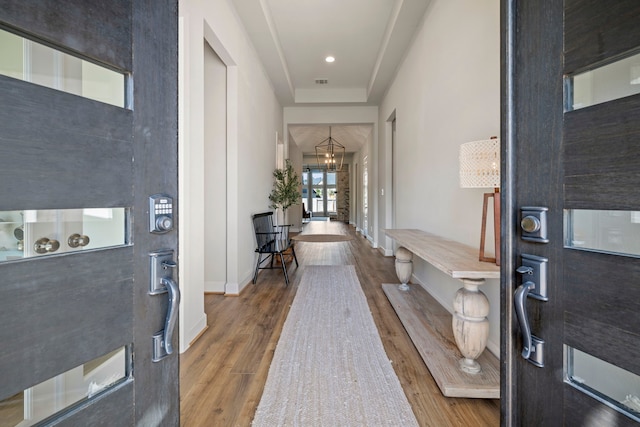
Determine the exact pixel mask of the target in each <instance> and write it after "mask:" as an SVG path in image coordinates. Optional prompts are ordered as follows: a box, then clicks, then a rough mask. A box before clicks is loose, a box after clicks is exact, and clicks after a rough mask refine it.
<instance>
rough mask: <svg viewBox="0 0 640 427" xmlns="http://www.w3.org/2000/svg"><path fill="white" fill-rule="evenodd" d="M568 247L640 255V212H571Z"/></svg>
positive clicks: (567, 226) (568, 213) (567, 219)
mask: <svg viewBox="0 0 640 427" xmlns="http://www.w3.org/2000/svg"><path fill="white" fill-rule="evenodd" d="M564 217H565V221H564V222H565V225H564V238H565V246H566V247H568V248H575V249H585V250H592V251H598V252H606V253H615V254H621V255H629V256H640V212H637V211H603V210H585V209H567V210H565V212H564Z"/></svg>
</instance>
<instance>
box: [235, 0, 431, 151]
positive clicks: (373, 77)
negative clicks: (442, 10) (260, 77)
mask: <svg viewBox="0 0 640 427" xmlns="http://www.w3.org/2000/svg"><path fill="white" fill-rule="evenodd" d="M232 2H233V3H234V5H235V8H236V10H237V11H238V15H239V17H240V19H241V21H242V22H243V25H244V26H245V29H246V30H247V33H248V34H249V37H250V38H251V41H252V43H253V45H254V46H255V48H256V52H257V54H258V56H259V57H260V60H261V61H262V63H263V64H264V67H265V70H266V72H267V74H268V76H269V78H270V80H271V82H272V84H273V87H274V90H275V93H276V96H277V98H278V100H279V101H280V103H281V104H282V106H283V107H290V106H307V105H315V106H319V105H323V106H371V105H379V103H380V101H381V99H382V97H383V95H384V93H385V91H386V89H387V87H388V85H389V83H390V81H391V80H392V79H393V77H394V75H395V72H396V68H397V66H398V65H399V64H400V62H401V61H402V58H403V57H404V54H405V51H406V49H407V48H408V46H409V45H410V43H411V41H412V39H413V35H414V33H415V31H416V29H417V28H418V26H419V24H420V22H421V20H422V17H423V16H424V13H425V10H426V9H427V6H428V5H429V2H430V0H322V1H317V0H232ZM327 56H333V57H335V62H333V63H327V62H325V58H326V57H327ZM319 80H322V81H326V82H323V83H322V84H320V83H318V82H317V81H319ZM342 127H343V126H342V125H341V126H339V127H334V128H333V132H332V133H333V134H335V137H336V139H338V140H339V138H338V136H337V135H338V134H339V133H341V132H342V130H341V128H342ZM369 127H370V126H369ZM346 128H347V129H344V138H343V139H344V140H345V142H342V141H341V142H342V143H343V144H344V145H348V147H349V148H348V151H357V148H359V147H356V149H353V148H352V145H353V144H355V141H354V143H353V144H352V142H351V139H350V138H351V137H350V136H349V135H351V134H353V135H354V136H356V137H357V136H358V135H361V134H362V133H363V132H366V130H363V129H360V128H358V127H351V126H348V127H346ZM336 132H338V134H336ZM303 134H304V135H307V137H306V138H305V139H304V140H301V141H302V142H299V140H298V138H295V136H296V135H298V136H299V137H300V138H301V135H303ZM328 134H329V132H328V127H325V130H324V132H323V131H322V130H320V129H317V127H314V128H311V129H306V130H305V129H296V130H295V131H294V132H292V135H294V138H295V142H296V143H297V144H298V145H299V146H301V148H302V151H303V152H310V151H309V147H310V145H309V144H311V142H309V140H308V139H307V138H310V139H313V140H314V141H315V143H316V144H317V143H319V142H320V141H321V140H322V139H324V138H326V137H327V136H328ZM322 135H324V136H322ZM310 148H311V151H313V147H310Z"/></svg>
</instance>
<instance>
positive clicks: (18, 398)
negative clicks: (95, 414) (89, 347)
mask: <svg viewBox="0 0 640 427" xmlns="http://www.w3.org/2000/svg"><path fill="white" fill-rule="evenodd" d="M128 365H129V363H128V362H127V349H126V347H122V348H119V349H117V350H115V351H112V352H111V353H109V354H105V355H104V356H101V357H99V358H97V359H94V360H92V361H90V362H87V363H85V364H84V365H80V366H78V367H76V368H73V369H71V370H69V371H67V372H64V373H62V374H60V375H58V376H56V377H54V378H51V379H49V380H47V381H44V382H42V383H40V384H38V385H35V386H33V387H30V388H28V389H26V390H24V391H23V392H20V393H18V394H16V395H14V396H11V397H9V398H8V399H5V400H2V401H0V427H28V426H32V425H34V424H37V423H38V422H40V421H42V420H44V419H45V418H47V417H50V416H51V415H54V414H56V413H57V412H60V411H62V410H64V409H67V408H69V407H70V406H72V405H75V404H77V403H79V402H82V401H84V400H86V399H91V398H92V397H94V396H95V395H97V394H98V393H100V392H102V391H104V390H106V389H107V388H109V387H113V386H115V385H117V384H119V383H120V382H122V381H123V380H124V379H126V378H127V376H128V372H129V369H128Z"/></svg>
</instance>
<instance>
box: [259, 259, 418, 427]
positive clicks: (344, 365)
mask: <svg viewBox="0 0 640 427" xmlns="http://www.w3.org/2000/svg"><path fill="white" fill-rule="evenodd" d="M304 268H305V271H304V273H303V275H302V278H301V279H300V285H299V287H298V291H297V294H296V296H295V299H294V301H293V304H292V305H291V309H290V311H289V314H288V316H287V319H286V320H285V324H284V326H283V329H282V334H281V336H280V340H279V341H278V345H277V347H276V350H275V354H274V357H273V361H272V362H271V367H270V368H269V375H268V377H267V383H266V385H265V388H264V392H263V394H262V399H261V401H260V404H259V405H258V409H257V410H256V415H255V418H254V421H253V426H256V427H259V426H269V427H273V426H305V427H306V426H403V427H404V426H417V425H418V422H417V421H416V418H415V416H414V414H413V412H412V410H411V406H410V405H409V402H408V401H407V398H406V396H405V394H404V392H403V390H402V387H401V385H400V381H399V380H398V377H397V376H396V374H395V372H394V371H393V368H392V366H391V362H390V361H389V359H388V358H387V355H386V354H385V351H384V347H383V346H382V341H381V339H380V335H379V334H378V330H377V329H376V326H375V323H374V321H373V317H372V316H371V313H370V311H369V306H368V305H367V300H366V297H365V295H364V292H363V291H362V288H361V287H360V283H359V282H358V277H357V275H356V271H355V268H354V267H353V266H337V265H336V266H305V267H304Z"/></svg>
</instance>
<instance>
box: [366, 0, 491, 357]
mask: <svg viewBox="0 0 640 427" xmlns="http://www.w3.org/2000/svg"><path fill="white" fill-rule="evenodd" d="M499 13H500V2H499V0H432V2H431V5H430V6H429V9H428V10H427V12H426V14H425V17H424V20H423V23H422V27H421V29H420V30H419V32H418V33H417V35H416V37H415V40H414V43H413V45H412V47H411V49H410V50H409V52H408V53H407V55H406V57H405V59H404V61H403V63H402V65H401V66H400V68H399V70H398V73H397V75H396V77H395V80H394V82H393V84H392V85H391V86H390V88H389V90H388V91H387V93H386V95H385V98H384V100H383V102H382V104H381V106H380V115H379V120H378V122H379V124H380V126H379V132H378V134H379V135H380V140H379V150H378V153H379V158H378V165H379V168H378V169H379V174H378V177H377V178H378V183H379V187H380V189H385V190H387V191H385V195H384V196H381V195H379V197H378V198H379V199H380V204H379V206H378V209H377V213H378V220H379V222H378V224H379V225H380V228H386V227H391V226H392V224H391V215H390V212H391V210H390V205H391V201H392V194H391V191H390V190H391V188H390V186H391V176H390V172H389V171H391V144H390V123H388V122H387V120H388V119H389V118H390V117H392V116H393V114H394V112H395V117H396V124H397V134H396V156H397V158H396V165H398V167H397V171H396V175H395V177H396V182H395V188H396V194H395V198H396V207H397V208H396V210H395V221H396V224H395V225H396V227H397V228H418V229H422V230H425V231H429V232H432V233H435V234H438V235H441V236H444V237H448V238H451V239H453V240H456V241H460V242H463V243H466V244H469V245H471V246H474V247H479V241H480V226H481V211H482V193H484V192H485V191H490V190H483V189H461V188H459V183H458V149H459V146H460V144H462V143H464V142H469V141H474V140H478V139H488V138H489V137H490V136H493V135H499V132H500V16H499ZM370 161H371V160H370ZM379 194H381V192H380V193H379ZM379 235H380V236H381V239H380V241H379V243H380V245H381V246H382V250H383V252H385V253H386V254H389V253H390V251H391V250H392V249H393V248H392V247H391V246H392V242H391V241H389V240H388V239H386V238H384V237H382V236H383V234H382V233H380V234H379ZM491 244H492V243H491V242H490V245H491ZM490 245H489V246H490ZM414 280H417V281H419V282H420V283H421V284H423V286H424V287H425V288H426V289H427V290H428V291H429V292H430V293H431V294H432V295H433V296H434V297H435V298H436V299H438V300H439V301H440V302H441V303H442V304H443V305H444V306H445V307H447V308H448V309H449V310H451V301H452V300H453V296H454V293H455V292H456V290H457V289H458V288H460V286H461V283H460V282H459V281H458V280H454V279H451V278H449V277H448V276H446V275H445V274H444V273H441V272H439V271H438V270H436V269H434V268H433V267H431V266H430V265H428V264H426V263H425V262H424V261H421V260H416V259H414ZM482 290H483V291H484V292H485V294H487V296H488V298H489V301H490V304H491V313H490V315H489V321H490V325H491V330H490V335H489V345H488V348H489V349H490V350H491V351H492V353H494V354H496V355H498V354H499V343H500V322H499V319H500V317H499V314H500V304H499V302H500V300H499V282H498V281H497V280H490V281H487V284H486V285H484V286H483V289H482Z"/></svg>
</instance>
